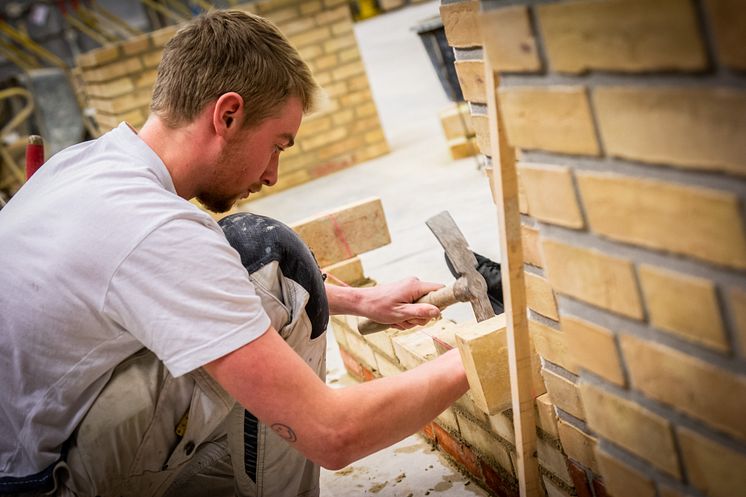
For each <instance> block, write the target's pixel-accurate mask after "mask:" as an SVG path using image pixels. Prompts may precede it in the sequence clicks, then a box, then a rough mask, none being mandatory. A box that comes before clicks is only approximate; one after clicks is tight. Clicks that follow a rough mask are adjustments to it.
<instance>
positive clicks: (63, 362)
mask: <svg viewBox="0 0 746 497" xmlns="http://www.w3.org/2000/svg"><path fill="white" fill-rule="evenodd" d="M269 325H270V321H269V318H268V317H267V315H266V313H265V312H264V310H263V309H262V307H261V302H260V299H259V297H258V296H257V295H256V293H255V292H254V288H253V286H252V285H251V283H250V282H249V279H248V274H247V273H246V270H245V269H244V267H243V266H242V265H241V261H240V258H239V255H238V253H237V252H236V251H235V250H234V249H233V248H232V247H231V246H230V245H229V244H228V242H227V241H226V239H225V237H224V236H223V232H222V230H221V229H220V227H219V226H218V225H217V223H216V222H215V221H214V220H213V219H212V218H211V217H210V216H209V215H207V214H206V213H205V212H202V211H201V210H200V209H198V208H197V207H196V206H194V205H192V204H190V203H189V202H187V201H186V200H184V199H182V198H180V197H179V196H177V195H176V191H175V189H174V185H173V182H172V180H171V176H170V175H169V173H168V170H167V169H166V167H165V165H164V164H163V162H162V161H161V160H160V159H159V157H158V156H157V155H156V154H155V152H153V150H151V149H150V148H149V147H148V146H147V145H146V144H145V142H143V141H142V140H141V139H140V138H139V137H138V136H137V135H136V134H135V133H134V131H132V129H131V128H130V127H129V126H127V125H126V124H124V123H122V124H120V125H119V127H118V128H116V129H114V130H112V131H110V132H109V133H107V134H105V135H104V136H102V137H101V138H99V139H97V140H94V141H90V142H86V143H81V144H79V145H75V146H73V147H70V148H68V149H66V150H64V151H62V152H60V153H58V154H57V155H55V156H54V157H53V158H51V159H50V160H49V161H48V162H47V163H46V164H44V166H43V167H42V168H41V169H40V170H39V171H38V172H37V173H36V174H35V175H34V176H33V177H32V178H31V180H30V181H29V182H28V183H26V185H25V186H24V187H23V188H21V190H20V191H19V192H18V193H17V194H16V195H15V196H14V197H13V198H12V199H11V201H10V202H9V203H8V205H7V206H6V207H4V208H3V209H2V210H0V364H1V365H2V382H0V393H1V395H2V397H1V398H0V402H2V406H3V407H2V408H0V476H26V475H30V474H33V473H36V472H38V471H41V470H42V469H44V468H45V467H47V466H48V465H50V464H52V463H53V462H54V461H56V460H57V458H58V457H59V453H60V449H61V444H62V443H63V442H64V441H65V440H66V439H67V438H68V437H69V436H70V434H71V433H72V432H73V430H74V429H75V427H76V426H77V425H78V424H79V422H80V420H81V419H82V417H83V415H84V414H85V413H86V411H87V410H88V408H89V407H90V406H91V404H92V403H93V401H94V399H95V398H96V396H97V395H98V394H99V393H100V391H101V389H102V388H103V387H104V385H105V384H106V382H107V380H108V379H109V377H110V376H111V372H112V370H113V368H114V367H115V366H116V365H117V364H118V363H120V362H121V361H122V360H124V359H125V358H127V357H128V356H130V355H131V354H133V353H134V352H136V351H137V350H138V349H140V348H142V347H143V346H145V347H147V348H149V349H151V350H152V351H154V352H155V353H156V355H157V356H158V357H159V358H160V359H161V360H162V361H163V362H164V363H165V365H166V367H167V368H168V370H169V371H170V372H171V374H172V375H173V376H180V375H183V374H185V373H187V372H189V371H191V370H193V369H196V368H198V367H200V366H202V365H204V364H206V363H208V362H210V361H212V360H214V359H217V358H218V357H221V356H223V355H225V354H227V353H229V352H231V351H233V350H236V349H238V348H239V347H241V346H243V345H245V344H247V343H249V342H251V341H252V340H254V339H255V338H257V337H259V336H260V335H262V334H263V333H264V331H266V330H267V328H268V327H269Z"/></svg>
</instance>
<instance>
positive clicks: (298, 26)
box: [282, 17, 316, 37]
mask: <svg viewBox="0 0 746 497" xmlns="http://www.w3.org/2000/svg"><path fill="white" fill-rule="evenodd" d="M314 26H316V23H314V22H313V18H310V17H301V18H298V19H293V20H291V21H288V22H285V23H283V24H282V34H284V35H285V36H288V37H290V36H294V35H297V34H298V33H301V32H303V31H307V30H309V29H311V28H313V27H314Z"/></svg>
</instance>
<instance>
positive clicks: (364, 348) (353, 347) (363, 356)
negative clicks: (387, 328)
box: [347, 332, 377, 370]
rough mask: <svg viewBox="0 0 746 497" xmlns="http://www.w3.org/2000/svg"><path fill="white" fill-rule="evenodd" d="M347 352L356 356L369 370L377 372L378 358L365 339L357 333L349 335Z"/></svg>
mask: <svg viewBox="0 0 746 497" xmlns="http://www.w3.org/2000/svg"><path fill="white" fill-rule="evenodd" d="M347 351H348V352H350V353H351V354H352V355H354V356H355V357H356V358H357V359H358V360H359V361H360V362H361V363H362V364H363V365H364V366H366V367H367V368H368V369H371V370H375V369H377V368H376V366H377V365H376V357H375V355H373V349H371V348H370V345H368V342H366V341H365V339H364V338H363V337H362V336H361V335H359V334H357V333H355V332H352V333H347Z"/></svg>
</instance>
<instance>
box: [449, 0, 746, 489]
mask: <svg viewBox="0 0 746 497" xmlns="http://www.w3.org/2000/svg"><path fill="white" fill-rule="evenodd" d="M510 4H511V5H507V6H506V5H505V3H502V2H482V3H481V5H480V3H479V2H447V3H443V4H442V5H441V16H442V18H443V22H444V25H445V28H446V34H447V35H448V39H449V42H450V44H451V45H452V46H453V47H455V52H456V58H457V62H456V66H457V69H458V72H459V77H460V82H461V86H462V89H463V93H464V95H465V98H466V99H467V100H468V101H469V102H471V103H472V105H471V112H472V114H473V118H474V119H473V121H474V122H475V123H476V124H475V128H476V131H477V134H478V136H479V137H480V140H479V143H480V146H481V148H482V151H483V152H484V153H485V154H487V155H490V154H491V151H490V144H489V134H488V130H489V126H488V118H487V108H486V105H485V103H486V101H487V100H486V90H485V86H484V62H483V60H484V57H485V53H489V54H490V56H491V57H492V60H493V67H494V69H495V70H496V71H498V72H499V73H500V87H499V90H498V105H499V106H500V108H501V112H502V117H503V119H504V122H505V132H506V133H507V138H508V140H509V142H510V143H511V144H512V145H513V146H514V147H515V148H516V149H517V152H518V158H519V162H518V171H519V177H520V188H521V211H522V224H523V243H524V259H525V263H526V265H525V274H526V287H527V299H528V304H529V307H530V334H531V336H532V339H533V342H534V344H535V347H536V349H537V351H538V352H539V353H540V355H541V356H542V363H543V367H542V374H543V377H544V381H545V384H546V388H547V390H548V400H549V401H551V403H552V404H553V405H554V409H553V411H554V412H546V413H545V415H546V416H547V417H548V418H552V419H553V420H554V421H552V422H551V427H547V425H545V424H542V429H541V430H540V441H543V442H541V443H553V444H554V446H555V447H557V448H559V450H561V455H562V456H566V457H567V460H568V464H567V472H565V473H563V474H560V473H562V472H561V471H558V472H554V476H560V478H555V477H554V476H551V477H550V475H549V474H548V473H547V469H551V468H547V467H546V464H544V463H545V462H546V460H545V461H544V462H542V466H544V467H543V468H542V474H543V475H544V478H543V480H544V483H545V484H546V487H547V492H548V495H550V496H560V495H574V494H577V495H580V496H590V495H595V496H596V497H600V496H602V495H614V496H616V497H624V496H656V495H658V496H659V497H673V496H733V495H741V494H743V492H744V488H746V471H744V468H746V417H744V413H746V236H745V234H744V215H745V213H746V209H745V208H744V198H746V182H745V181H744V175H746V139H744V137H746V91H744V88H745V87H746V72H745V71H746V5H744V3H743V2H741V1H738V0H701V1H694V0H660V1H656V2H649V1H645V0H603V1H596V0H574V1H557V2H546V1H516V2H510ZM480 9H483V10H485V11H487V12H488V13H489V16H490V23H489V25H488V27H487V29H485V30H484V31H483V32H482V33H481V35H480V30H479V28H478V26H479V21H478V17H479V15H480V14H479V11H480ZM483 38H484V39H485V40H486V43H487V44H488V46H489V48H488V50H486V51H485V50H482V47H481V45H482V40H483ZM480 123H481V125H480ZM546 400H547V399H544V401H545V402H546ZM555 413H556V416H555ZM539 419H541V412H540V415H539ZM555 423H556V426H555ZM458 428H459V430H460V433H461V437H462V439H464V440H465V439H466V437H465V434H464V427H463V426H461V424H459V425H458ZM539 447H540V448H541V444H540V445H539ZM539 459H540V462H541V459H542V454H541V451H540V453H539ZM561 459H564V457H562V458H561ZM556 463H557V466H556V467H555V468H554V469H557V468H559V467H560V466H564V461H562V460H557V461H556ZM568 476H569V478H568Z"/></svg>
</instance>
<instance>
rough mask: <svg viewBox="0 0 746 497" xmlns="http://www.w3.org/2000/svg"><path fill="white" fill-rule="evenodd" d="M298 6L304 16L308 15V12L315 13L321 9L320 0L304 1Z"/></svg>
mask: <svg viewBox="0 0 746 497" xmlns="http://www.w3.org/2000/svg"><path fill="white" fill-rule="evenodd" d="M299 8H300V13H301V14H302V15H304V16H305V15H309V14H315V13H316V12H318V11H320V10H321V2H319V1H318V0H315V1H313V2H308V1H305V2H302V3H301V4H300V5H299Z"/></svg>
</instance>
